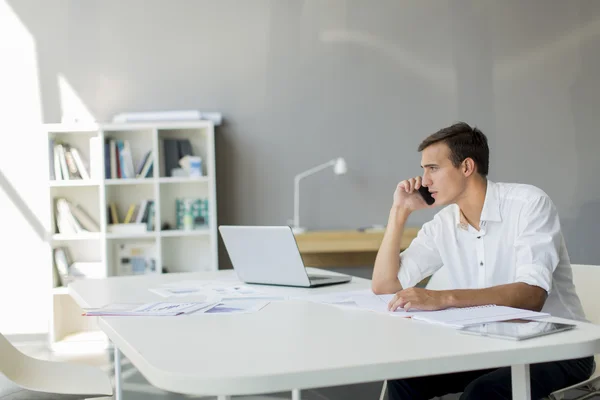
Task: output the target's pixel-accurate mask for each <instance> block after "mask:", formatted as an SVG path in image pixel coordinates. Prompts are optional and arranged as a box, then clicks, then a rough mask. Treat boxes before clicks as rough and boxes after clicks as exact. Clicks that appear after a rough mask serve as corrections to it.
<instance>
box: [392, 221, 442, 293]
mask: <svg viewBox="0 0 600 400" xmlns="http://www.w3.org/2000/svg"><path fill="white" fill-rule="evenodd" d="M440 226H441V221H440V219H439V217H438V216H436V217H434V219H433V220H431V221H429V222H426V223H425V224H424V225H423V226H422V227H421V229H420V230H419V233H418V234H417V237H416V238H414V239H413V240H412V242H411V243H410V245H409V246H408V248H407V249H406V250H404V251H403V252H401V253H400V271H399V272H398V279H399V280H400V284H401V285H402V288H403V289H407V288H410V287H413V286H415V285H416V284H417V283H419V282H420V281H421V280H423V279H424V278H426V277H428V276H430V275H432V274H433V273H434V272H435V271H437V270H438V269H440V267H441V266H442V258H441V257H440V253H439V251H438V247H437V245H436V243H435V239H436V237H437V235H438V234H439V233H440V229H441V228H440Z"/></svg>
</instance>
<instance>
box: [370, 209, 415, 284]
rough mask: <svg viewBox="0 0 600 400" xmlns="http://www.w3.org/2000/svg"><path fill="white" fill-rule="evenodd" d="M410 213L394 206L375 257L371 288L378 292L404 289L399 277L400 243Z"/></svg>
mask: <svg viewBox="0 0 600 400" xmlns="http://www.w3.org/2000/svg"><path fill="white" fill-rule="evenodd" d="M408 215H409V213H408V212H407V211H404V210H402V209H400V208H398V207H392V209H391V210H390V215H389V218H388V224H387V228H386V230H385V234H384V235H383V240H382V241H381V246H380V247H379V251H378V252H377V257H376V258H375V266H374V268H373V281H372V282H371V288H372V290H373V292H374V293H376V294H385V293H395V292H399V291H401V290H402V285H401V284H400V280H399V279H398V271H399V270H400V243H401V241H402V234H403V233H404V225H405V224H406V220H407V219H408Z"/></svg>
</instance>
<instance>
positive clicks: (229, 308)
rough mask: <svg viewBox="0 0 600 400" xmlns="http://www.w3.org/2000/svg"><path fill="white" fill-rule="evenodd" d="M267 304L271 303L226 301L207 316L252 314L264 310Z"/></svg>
mask: <svg viewBox="0 0 600 400" xmlns="http://www.w3.org/2000/svg"><path fill="white" fill-rule="evenodd" d="M267 304H269V302H268V301H265V300H231V301H224V302H221V303H220V304H218V305H216V306H215V307H213V308H211V309H210V310H208V311H206V314H250V313H254V312H258V311H260V310H262V309H263V308H264V307H265V306H266V305H267Z"/></svg>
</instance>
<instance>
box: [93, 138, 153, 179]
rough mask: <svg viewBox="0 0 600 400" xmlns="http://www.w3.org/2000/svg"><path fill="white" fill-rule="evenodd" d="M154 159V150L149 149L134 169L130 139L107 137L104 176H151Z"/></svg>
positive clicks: (112, 177) (111, 177) (114, 177)
mask: <svg viewBox="0 0 600 400" xmlns="http://www.w3.org/2000/svg"><path fill="white" fill-rule="evenodd" d="M153 160H154V156H153V152H152V150H149V151H147V152H146V154H145V155H144V157H142V159H141V160H140V162H139V163H138V165H137V168H136V169H134V166H133V156H132V155H131V146H130V145H129V141H128V140H118V139H107V140H106V143H105V144H104V176H105V177H106V179H119V178H148V177H151V176H152V165H153Z"/></svg>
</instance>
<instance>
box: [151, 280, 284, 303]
mask: <svg viewBox="0 0 600 400" xmlns="http://www.w3.org/2000/svg"><path fill="white" fill-rule="evenodd" d="M149 290H150V291H151V292H153V293H156V294H158V295H160V296H163V297H172V296H175V297H182V296H196V295H202V294H207V293H213V294H215V295H217V296H219V297H220V298H221V299H222V300H228V299H244V298H248V299H269V300H276V299H281V300H283V299H285V296H277V295H275V296H274V295H272V294H268V293H265V292H263V291H261V290H258V289H256V288H254V287H251V286H248V285H244V284H241V283H239V282H235V281H223V280H220V281H180V282H175V283H169V284H164V285H161V286H160V287H158V288H152V289H149Z"/></svg>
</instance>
